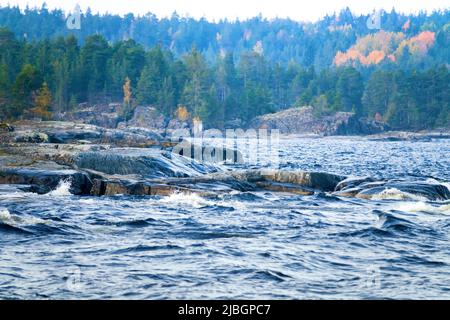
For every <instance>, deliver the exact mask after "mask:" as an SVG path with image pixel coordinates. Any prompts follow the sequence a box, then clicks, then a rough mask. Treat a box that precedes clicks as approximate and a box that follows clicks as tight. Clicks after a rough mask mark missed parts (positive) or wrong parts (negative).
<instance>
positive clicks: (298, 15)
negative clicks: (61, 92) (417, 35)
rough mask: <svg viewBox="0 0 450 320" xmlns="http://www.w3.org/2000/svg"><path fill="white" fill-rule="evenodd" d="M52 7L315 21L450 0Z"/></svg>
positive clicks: (113, 2) (19, 0) (439, 5)
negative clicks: (344, 11)
mask: <svg viewBox="0 0 450 320" xmlns="http://www.w3.org/2000/svg"><path fill="white" fill-rule="evenodd" d="M43 2H44V1H42V0H0V6H7V5H8V4H10V5H17V4H18V5H19V6H20V7H21V8H22V9H23V8H25V7H26V6H27V5H29V7H30V8H33V7H36V6H37V7H41V5H42V3H43ZM45 2H46V3H47V7H48V8H50V9H53V8H61V9H64V10H65V11H71V10H72V9H73V8H74V7H75V5H76V4H77V3H78V4H79V5H80V7H81V9H82V11H83V12H84V11H85V10H86V9H87V8H88V7H90V8H91V10H92V11H93V12H94V13H96V12H100V13H105V12H109V13H116V14H121V15H123V14H125V13H129V12H132V13H134V14H135V15H143V14H145V13H147V12H152V13H154V14H156V15H157V16H158V17H167V16H170V15H171V14H172V13H173V12H174V11H177V13H178V14H179V15H180V16H190V17H194V18H201V17H205V18H206V19H208V20H215V21H217V20H219V19H221V18H228V19H232V20H234V19H236V18H239V19H241V20H242V19H245V18H249V17H254V16H257V15H258V14H259V13H261V14H262V16H263V17H267V18H276V17H280V18H285V17H289V18H291V19H293V20H300V21H315V20H317V19H319V18H322V17H323V16H325V15H326V14H327V13H329V14H332V13H333V12H339V11H340V10H341V9H342V8H345V7H347V6H348V7H349V8H350V9H351V10H352V11H353V12H356V13H364V14H368V13H370V12H372V11H373V10H374V9H385V10H387V11H390V10H391V9H392V7H395V9H396V11H397V12H404V13H410V12H413V13H417V12H418V11H420V10H426V11H428V12H431V11H432V10H433V9H445V8H447V9H450V0H396V1H388V0H306V1H305V0H297V1H296V0H106V1H105V0H63V1H61V0H60V1H57V0H46V1H45Z"/></svg>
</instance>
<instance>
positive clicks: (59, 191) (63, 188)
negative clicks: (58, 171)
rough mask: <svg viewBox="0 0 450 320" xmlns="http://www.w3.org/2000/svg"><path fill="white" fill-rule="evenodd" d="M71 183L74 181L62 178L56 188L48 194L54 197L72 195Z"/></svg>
mask: <svg viewBox="0 0 450 320" xmlns="http://www.w3.org/2000/svg"><path fill="white" fill-rule="evenodd" d="M71 185H72V182H71V181H70V180H60V181H59V183H58V186H57V187H56V189H55V190H53V191H51V192H49V193H47V196H52V197H64V196H70V195H71V193H70V186H71Z"/></svg>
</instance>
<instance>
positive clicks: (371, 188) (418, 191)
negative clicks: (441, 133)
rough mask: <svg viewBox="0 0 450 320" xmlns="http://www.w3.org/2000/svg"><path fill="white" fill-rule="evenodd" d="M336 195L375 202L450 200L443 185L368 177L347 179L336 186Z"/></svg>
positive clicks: (447, 191)
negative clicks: (377, 179) (380, 179)
mask: <svg viewBox="0 0 450 320" xmlns="http://www.w3.org/2000/svg"><path fill="white" fill-rule="evenodd" d="M334 194H335V195H337V196H343V197H356V198H361V199H375V200H383V199H386V200H431V201H445V200H449V199H450V190H449V189H448V188H447V187H446V186H445V185H443V184H439V183H424V182H420V181H417V182H409V181H408V182H406V181H374V180H373V179H371V178H368V177H365V178H347V179H345V180H343V181H342V182H340V183H339V184H338V185H337V186H336V188H335V192H334Z"/></svg>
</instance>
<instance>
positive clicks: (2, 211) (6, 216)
mask: <svg viewBox="0 0 450 320" xmlns="http://www.w3.org/2000/svg"><path fill="white" fill-rule="evenodd" d="M9 221H11V214H10V213H9V210H8V209H6V208H0V222H9Z"/></svg>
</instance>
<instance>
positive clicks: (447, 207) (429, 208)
mask: <svg viewBox="0 0 450 320" xmlns="http://www.w3.org/2000/svg"><path fill="white" fill-rule="evenodd" d="M394 209H395V210H399V211H404V212H427V213H438V214H450V203H445V204H443V205H432V204H430V203H426V202H424V201H419V202H404V203H400V204H397V205H396V206H395V207H394Z"/></svg>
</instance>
